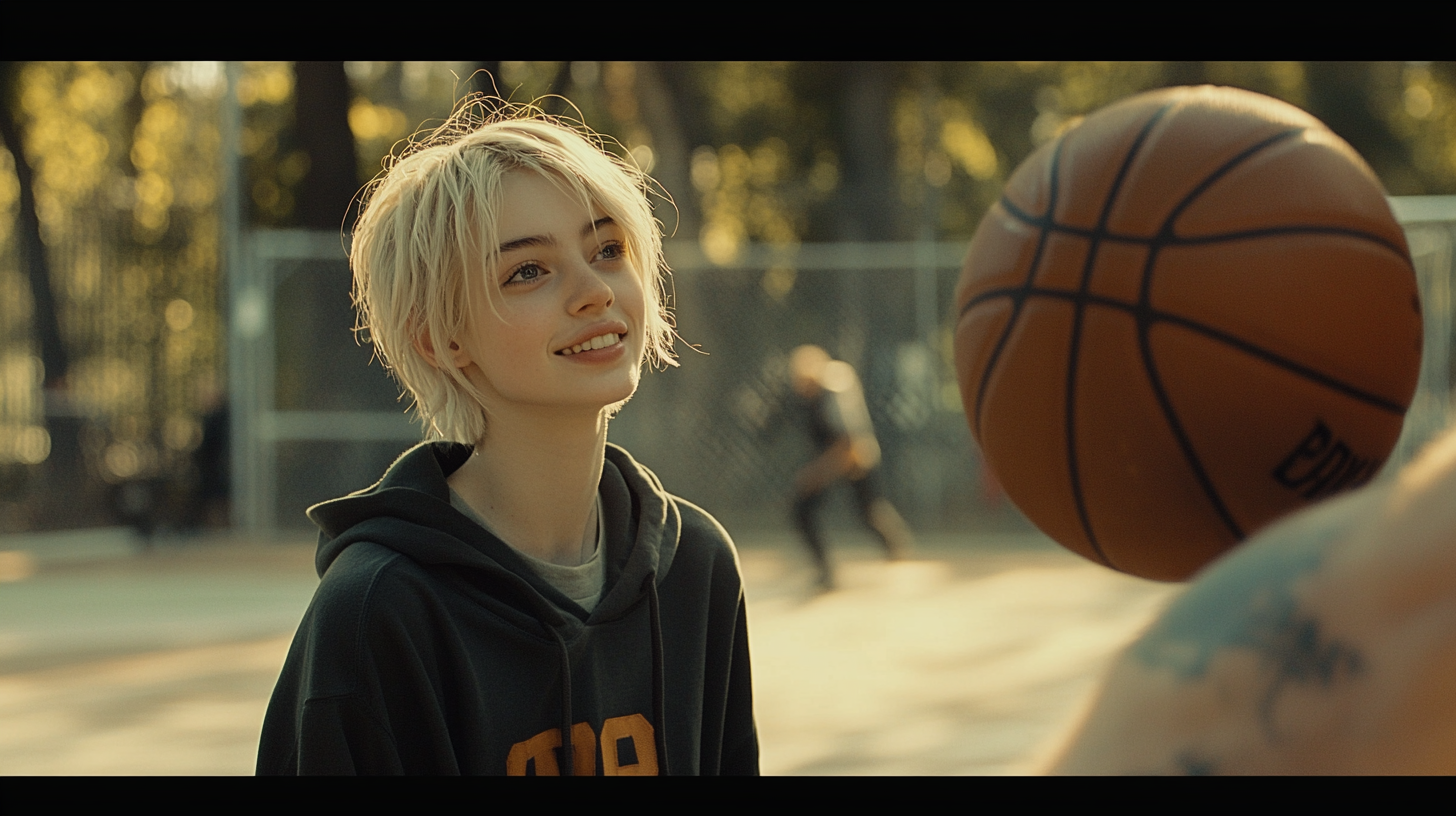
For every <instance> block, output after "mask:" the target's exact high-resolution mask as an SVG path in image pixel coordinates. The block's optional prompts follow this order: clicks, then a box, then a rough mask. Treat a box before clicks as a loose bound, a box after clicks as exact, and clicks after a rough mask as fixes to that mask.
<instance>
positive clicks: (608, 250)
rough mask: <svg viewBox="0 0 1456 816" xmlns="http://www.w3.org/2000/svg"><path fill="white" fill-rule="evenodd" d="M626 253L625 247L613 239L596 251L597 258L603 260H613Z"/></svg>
mask: <svg viewBox="0 0 1456 816" xmlns="http://www.w3.org/2000/svg"><path fill="white" fill-rule="evenodd" d="M626 254H627V248H626V247H624V246H622V245H621V244H620V243H618V242H616V241H613V242H612V243H610V244H607V245H606V246H603V247H602V248H601V249H600V250H598V251H597V258H598V259H600V260H603V261H615V260H617V259H619V258H621V257H623V256H625V255H626Z"/></svg>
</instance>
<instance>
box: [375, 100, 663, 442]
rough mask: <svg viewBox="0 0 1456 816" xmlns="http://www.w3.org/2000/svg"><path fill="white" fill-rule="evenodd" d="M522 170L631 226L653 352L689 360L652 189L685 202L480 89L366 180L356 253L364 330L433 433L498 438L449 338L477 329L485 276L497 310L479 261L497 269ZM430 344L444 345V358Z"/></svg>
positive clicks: (583, 132)
mask: <svg viewBox="0 0 1456 816" xmlns="http://www.w3.org/2000/svg"><path fill="white" fill-rule="evenodd" d="M513 170H529V171H532V172H536V173H540V174H541V175H543V176H545V177H547V178H548V179H551V180H552V181H553V182H554V183H557V184H560V185H562V189H563V190H565V191H566V192H567V193H568V194H571V195H575V196H580V198H581V200H582V202H583V204H585V205H587V206H588V208H590V207H591V206H592V205H595V206H596V207H599V208H601V210H602V211H603V212H605V213H606V214H607V215H609V216H611V217H612V219H614V220H615V221H616V223H617V224H618V225H620V226H621V227H622V229H623V231H624V232H625V233H626V243H627V254H628V257H629V258H630V259H631V260H632V263H633V266H634V268H635V269H636V270H637V272H638V274H639V275H641V276H642V283H643V290H644V292H645V294H646V298H647V310H646V320H645V324H646V325H645V326H644V329H645V341H646V357H647V360H648V361H650V362H651V363H653V364H654V365H655V366H658V367H663V366H668V365H676V361H675V360H674V359H673V358H674V356H675V355H674V354H673V351H672V342H673V337H674V334H673V328H672V326H673V323H672V315H671V313H670V311H669V309H668V303H667V292H666V288H665V285H664V279H665V276H666V274H667V271H668V270H667V264H666V262H665V261H664V259H663V256H662V228H661V224H660V222H658V221H657V220H656V219H655V218H654V217H653V215H652V205H651V203H650V202H649V200H648V195H649V194H652V193H656V194H658V195H660V196H661V197H662V198H664V199H665V200H668V201H670V200H671V199H669V198H667V196H666V194H665V193H664V192H662V190H661V188H660V187H658V186H657V185H656V182H654V181H652V179H650V178H649V177H648V176H647V175H646V174H645V173H643V172H642V171H640V170H638V169H637V168H636V167H634V166H632V165H631V164H629V163H627V162H626V161H623V160H622V159H620V158H618V157H617V156H615V155H613V154H611V153H609V152H608V151H607V150H606V148H605V144H604V142H603V139H602V137H601V136H599V135H597V134H596V133H594V132H592V131H591V130H589V129H588V128H586V127H585V126H584V125H580V124H578V123H572V122H569V121H567V120H563V119H560V118H556V117H551V116H547V115H546V114H544V113H542V112H541V110H540V109H539V108H537V107H535V106H534V105H513V104H510V103H506V102H504V101H502V100H499V99H495V98H491V97H484V96H473V97H470V98H467V99H466V100H463V101H462V103H461V104H460V105H458V106H457V107H456V109H455V112H454V113H453V114H452V115H451V116H450V118H449V119H448V120H447V121H446V122H445V124H443V125H441V126H440V127H438V128H436V129H435V130H434V131H433V132H431V133H429V134H428V135H427V136H425V137H423V138H418V137H417V138H415V139H412V140H411V141H410V143H409V144H408V146H407V147H406V148H405V150H404V151H403V152H402V153H401V154H400V155H399V156H398V157H397V158H393V159H391V160H390V161H389V162H388V166H387V167H386V169H385V171H384V172H383V173H381V174H380V176H379V177H378V178H376V179H375V180H374V181H373V182H371V184H370V185H369V186H368V187H367V188H365V193H364V195H365V198H364V202H363V205H362V207H361V214H360V216H359V221H358V223H357V224H356V226H355V229H354V236H353V248H352V250H351V251H350V253H349V260H350V265H351V266H352V267H353V270H354V305H355V307H356V309H357V310H358V324H357V328H358V329H359V330H366V331H367V332H368V337H369V340H370V341H371V342H372V343H373V344H374V348H375V351H376V353H377V354H378V356H379V357H380V359H381V360H382V361H383V363H384V365H385V367H386V368H387V369H388V370H389V371H390V372H391V373H392V374H393V375H394V377H395V379H396V380H398V381H399V383H400V385H401V386H402V387H403V388H404V389H405V390H406V391H408V392H409V394H410V395H411V396H412V397H413V398H414V408H415V411H416V414H417V415H418V418H419V419H420V421H421V422H422V423H423V424H424V426H425V434H426V437H427V438H431V439H447V440H454V441H459V442H467V443H474V442H478V441H480V439H482V438H483V437H484V435H485V427H486V416H485V412H484V408H483V407H482V405H481V398H480V394H479V393H478V392H477V390H476V388H475V387H474V386H473V385H472V384H471V383H470V381H469V380H468V379H466V377H465V375H464V374H463V373H462V372H461V371H460V370H459V369H457V368H455V367H454V366H453V365H452V364H451V360H450V353H449V346H450V341H451V338H453V337H457V336H459V335H460V334H461V333H462V332H463V331H464V330H466V329H467V328H468V327H467V315H468V313H469V309H468V307H467V304H468V303H469V302H470V300H469V298H470V297H471V296H472V295H473V294H474V291H473V290H474V288H475V287H476V286H483V288H484V291H485V294H486V297H487V298H488V302H489V303H490V304H491V305H492V308H494V306H495V297H496V292H495V287H493V286H488V285H483V284H484V282H485V280H486V278H485V277H483V276H480V275H471V274H466V270H468V269H474V268H477V266H476V264H483V268H487V269H489V268H494V266H495V262H496V255H497V252H498V251H497V250H496V247H497V246H498V245H499V240H498V239H497V235H496V226H497V224H498V222H499V219H500V211H501V195H502V193H501V188H502V181H503V178H504V176H505V174H506V173H508V172H510V171H513ZM422 339H427V340H428V344H427V345H426V344H422V343H421V342H420V341H421V340H422ZM422 347H427V348H432V349H433V350H434V359H433V360H430V359H426V357H425V356H424V352H423V351H422Z"/></svg>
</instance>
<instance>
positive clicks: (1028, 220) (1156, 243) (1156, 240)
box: [962, 196, 1406, 311]
mask: <svg viewBox="0 0 1456 816" xmlns="http://www.w3.org/2000/svg"><path fill="white" fill-rule="evenodd" d="M1001 206H1002V207H1003V208H1005V210H1006V212H1007V213H1009V214H1010V215H1011V216H1012V217H1013V218H1015V219H1016V220H1018V221H1020V222H1021V223H1023V224H1026V225H1027V226H1029V227H1036V228H1037V229H1040V230H1043V231H1047V232H1055V233H1064V234H1067V235H1075V236H1077V237H1078V238H1089V239H1090V238H1094V237H1098V233H1097V230H1096V229H1095V228H1091V227H1074V226H1070V225H1068V224H1057V223H1053V222H1052V221H1051V220H1050V219H1049V218H1048V217H1046V216H1040V217H1038V216H1033V215H1028V214H1027V213H1025V212H1023V211H1021V210H1019V209H1017V208H1016V205H1014V204H1012V203H1011V200H1010V199H1008V198H1006V197H1004V196H1003V197H1002V198H1001ZM1286 235H1343V236H1346V237H1349V238H1358V239H1361V240H1365V241H1370V242H1371V243H1375V244H1379V245H1381V246H1383V247H1386V248H1387V249H1389V250H1391V251H1392V252H1394V253H1395V254H1397V255H1399V256H1400V257H1401V258H1402V259H1405V258H1406V253H1405V250H1403V249H1401V248H1400V246H1399V245H1398V244H1396V243H1395V242H1393V241H1391V240H1390V239H1388V238H1386V237H1384V236H1382V235H1377V234H1375V233H1373V232H1366V231H1364V230H1357V229H1350V228H1348V227H1331V226H1324V225H1321V224H1289V225H1287V226H1283V227H1266V228H1263V229H1256V230H1241V231H1239V232H1221V233H1217V234H1215V235H1199V236H1179V235H1174V236H1170V237H1162V236H1153V237H1147V236H1142V235H1125V234H1122V233H1117V232H1104V233H1102V234H1101V235H1100V237H1101V239H1102V240H1103V241H1113V242H1116V243H1122V244H1132V245H1134V246H1144V247H1164V246H1202V245H1205V244H1219V243H1227V242H1230V241H1245V240H1249V239H1253V238H1276V237H1281V236H1286ZM962 311H964V310H962Z"/></svg>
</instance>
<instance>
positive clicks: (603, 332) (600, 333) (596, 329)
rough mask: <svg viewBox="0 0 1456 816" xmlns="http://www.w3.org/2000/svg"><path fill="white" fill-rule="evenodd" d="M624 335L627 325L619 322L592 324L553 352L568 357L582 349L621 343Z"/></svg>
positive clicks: (588, 349) (582, 350)
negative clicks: (564, 345)
mask: <svg viewBox="0 0 1456 816" xmlns="http://www.w3.org/2000/svg"><path fill="white" fill-rule="evenodd" d="M626 335H627V327H626V326H623V325H621V324H616V325H605V326H602V325H598V326H592V327H590V328H588V329H586V330H585V331H583V332H582V333H581V334H579V335H577V336H576V338H575V339H573V340H572V341H571V343H570V344H568V345H567V346H566V347H564V348H559V349H557V350H556V352H555V353H556V354H557V355H560V356H562V357H569V356H571V355H573V354H580V353H582V352H584V351H594V350H596V349H604V348H610V347H611V346H615V345H617V344H618V343H621V342H622V339H623V338H624V337H626Z"/></svg>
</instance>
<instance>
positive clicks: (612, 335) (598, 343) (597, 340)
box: [561, 332, 621, 356]
mask: <svg viewBox="0 0 1456 816" xmlns="http://www.w3.org/2000/svg"><path fill="white" fill-rule="evenodd" d="M620 340H621V337H619V336H618V335H617V333H616V332H607V333H606V334H602V335H598V336H596V337H593V338H592V339H590V340H588V341H586V342H585V343H578V344H577V345H574V346H572V347H571V348H569V349H562V350H561V354H562V355H563V356H564V355H568V354H579V353H581V352H583V351H591V350H593V349H599V348H606V347H607V346H614V345H616V344H617V342H618V341H620Z"/></svg>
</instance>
